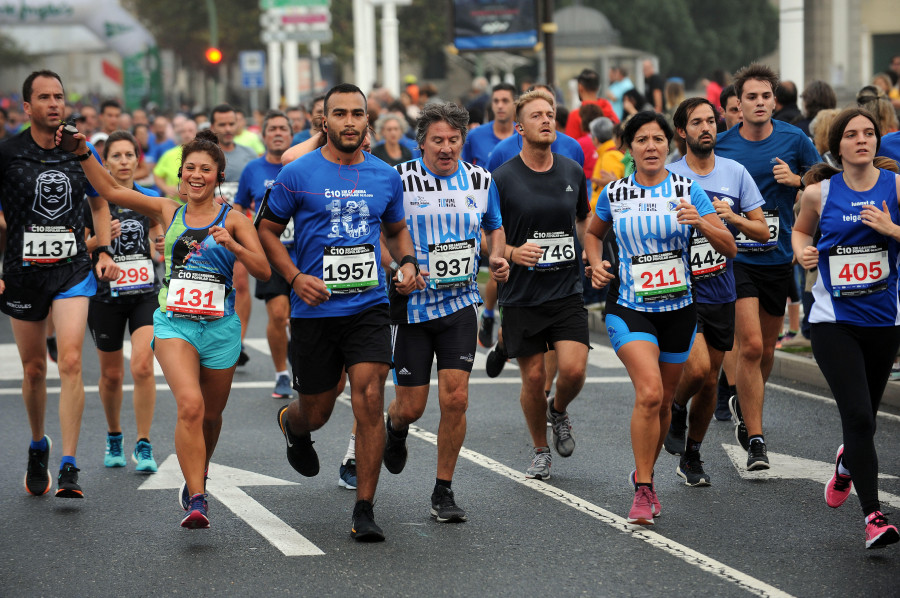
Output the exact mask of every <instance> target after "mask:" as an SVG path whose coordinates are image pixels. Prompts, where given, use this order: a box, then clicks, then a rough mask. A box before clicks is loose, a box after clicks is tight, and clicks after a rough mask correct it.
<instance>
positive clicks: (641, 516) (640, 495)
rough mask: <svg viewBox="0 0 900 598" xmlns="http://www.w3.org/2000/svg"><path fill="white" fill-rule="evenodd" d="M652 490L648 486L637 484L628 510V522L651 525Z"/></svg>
mask: <svg viewBox="0 0 900 598" xmlns="http://www.w3.org/2000/svg"><path fill="white" fill-rule="evenodd" d="M652 497H653V492H652V491H651V490H650V488H649V487H648V486H638V489H637V490H635V491H634V501H633V502H632V503H631V510H630V511H628V523H631V524H634V525H653V516H654V515H653V500H652Z"/></svg>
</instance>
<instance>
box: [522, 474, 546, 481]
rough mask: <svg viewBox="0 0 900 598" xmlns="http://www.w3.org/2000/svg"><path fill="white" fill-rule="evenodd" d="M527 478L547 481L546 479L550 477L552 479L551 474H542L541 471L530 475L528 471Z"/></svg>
mask: <svg viewBox="0 0 900 598" xmlns="http://www.w3.org/2000/svg"><path fill="white" fill-rule="evenodd" d="M525 479H526V480H541V481H546V480H549V479H550V474H549V473H548V474H547V475H542V474H539V473H538V474H534V475H529V474H527V473H526V474H525Z"/></svg>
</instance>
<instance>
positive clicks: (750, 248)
mask: <svg viewBox="0 0 900 598" xmlns="http://www.w3.org/2000/svg"><path fill="white" fill-rule="evenodd" d="M763 216H764V217H765V219H766V226H768V227H769V240H768V241H766V242H765V243H760V242H758V241H754V240H753V239H751V238H750V237H748V236H747V235H745V234H744V233H742V232H738V234H736V235H735V237H734V243H735V245H737V250H738V251H739V252H741V253H765V252H766V251H772V250H773V249H775V248H776V247H777V246H778V230H779V228H780V227H781V221H780V220H779V219H778V210H777V209H776V210H763Z"/></svg>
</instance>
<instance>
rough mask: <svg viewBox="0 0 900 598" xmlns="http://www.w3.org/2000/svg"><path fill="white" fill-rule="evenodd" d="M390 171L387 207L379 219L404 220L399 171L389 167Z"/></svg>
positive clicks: (391, 221)
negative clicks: (389, 193) (389, 192)
mask: <svg viewBox="0 0 900 598" xmlns="http://www.w3.org/2000/svg"><path fill="white" fill-rule="evenodd" d="M390 171H391V173H393V176H391V181H390V185H391V197H390V199H388V203H387V207H386V208H385V210H384V215H383V216H382V217H381V221H382V222H387V223H394V222H400V221H401V220H404V219H405V218H406V213H405V211H404V210H403V182H402V181H401V179H400V173H398V172H397V171H396V170H394V169H393V168H391V169H390Z"/></svg>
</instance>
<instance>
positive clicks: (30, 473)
mask: <svg viewBox="0 0 900 598" xmlns="http://www.w3.org/2000/svg"><path fill="white" fill-rule="evenodd" d="M44 440H46V441H47V450H45V451H42V450H40V449H33V448H31V447H29V448H28V468H27V469H26V470H25V491H26V492H28V494H32V495H34V496H43V495H44V494H47V493H48V492H50V486H52V485H53V478H52V477H50V470H49V467H48V465H49V462H50V449H51V448H53V443H52V442H51V441H50V437H49V436H47V435H44Z"/></svg>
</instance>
